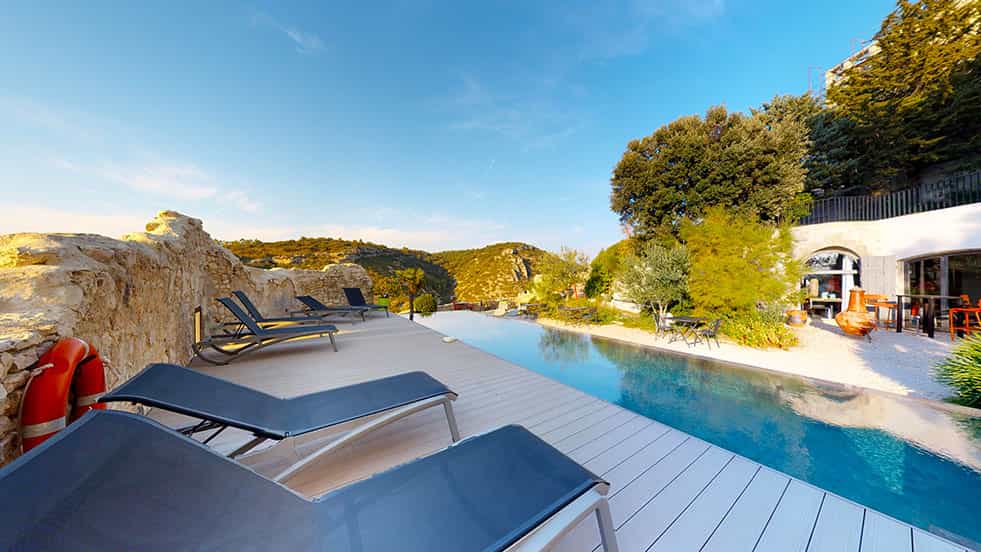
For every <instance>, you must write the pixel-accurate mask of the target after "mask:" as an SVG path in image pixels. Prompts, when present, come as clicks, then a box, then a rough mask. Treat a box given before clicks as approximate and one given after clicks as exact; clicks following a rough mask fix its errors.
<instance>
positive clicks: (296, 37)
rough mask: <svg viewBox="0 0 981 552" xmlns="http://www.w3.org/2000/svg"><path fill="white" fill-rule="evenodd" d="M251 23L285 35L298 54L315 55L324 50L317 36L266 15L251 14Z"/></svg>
mask: <svg viewBox="0 0 981 552" xmlns="http://www.w3.org/2000/svg"><path fill="white" fill-rule="evenodd" d="M252 22H253V23H261V24H263V25H266V26H268V27H270V28H273V29H275V30H277V31H279V32H280V33H282V34H284V35H286V36H287V37H288V38H289V39H290V40H292V41H293V46H294V47H295V48H296V51H297V52H298V53H300V54H315V53H318V52H322V51H323V50H325V49H326V46H325V45H324V41H323V40H321V38H320V37H319V36H318V35H317V34H315V33H312V32H309V31H304V30H301V29H299V28H297V27H293V26H291V25H286V24H284V23H281V22H280V21H279V20H277V19H276V18H274V17H273V16H271V15H269V14H267V13H263V12H260V11H256V12H253V14H252Z"/></svg>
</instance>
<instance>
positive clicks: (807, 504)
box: [756, 480, 824, 552]
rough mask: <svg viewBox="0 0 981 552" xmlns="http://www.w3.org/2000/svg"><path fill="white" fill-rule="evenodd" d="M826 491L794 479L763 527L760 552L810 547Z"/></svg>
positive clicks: (757, 549) (799, 549) (791, 551)
mask: <svg viewBox="0 0 981 552" xmlns="http://www.w3.org/2000/svg"><path fill="white" fill-rule="evenodd" d="M823 498H824V493H822V492H821V491H818V490H817V489H815V488H813V487H811V486H810V485H805V484H804V483H801V482H800V481H796V480H793V481H791V482H790V485H789V486H788V487H787V490H786V491H784V493H783V497H782V498H781V499H780V502H779V503H778V504H777V508H776V510H774V511H773V516H771V517H770V521H769V522H768V523H767V525H766V528H765V529H764V530H763V536H762V537H761V538H760V541H759V544H757V545H756V552H796V551H802V550H805V549H806V548H807V543H808V541H809V540H810V538H811V530H812V529H814V522H815V521H817V515H818V511H819V510H820V509H821V501H822V499H823Z"/></svg>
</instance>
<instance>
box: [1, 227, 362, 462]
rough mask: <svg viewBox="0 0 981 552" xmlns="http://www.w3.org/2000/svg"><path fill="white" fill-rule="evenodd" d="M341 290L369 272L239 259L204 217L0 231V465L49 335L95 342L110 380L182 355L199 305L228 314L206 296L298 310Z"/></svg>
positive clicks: (340, 300)
mask: <svg viewBox="0 0 981 552" xmlns="http://www.w3.org/2000/svg"><path fill="white" fill-rule="evenodd" d="M342 287H360V288H361V289H363V290H364V292H365V295H366V296H367V298H368V299H369V300H371V298H372V297H371V279H370V278H369V277H368V274H367V272H365V270H364V269H363V268H361V267H360V266H358V265H354V264H339V265H329V266H326V267H324V269H323V271H315V270H285V269H276V270H261V269H256V268H251V267H246V266H244V265H243V264H242V263H241V262H239V260H238V258H236V257H235V256H234V255H233V254H232V253H231V252H230V251H228V250H227V249H225V248H224V247H222V246H221V245H219V244H218V243H216V242H215V241H214V240H212V239H211V237H210V236H209V235H208V234H207V233H206V232H205V231H204V229H203V227H202V224H201V221H200V220H197V219H193V218H189V217H186V216H184V215H181V214H179V213H175V212H172V211H164V212H161V213H160V214H158V215H157V217H156V218H155V219H154V220H152V221H150V222H149V223H148V224H147V225H146V232H140V233H135V234H128V235H126V236H124V237H123V238H122V239H120V240H116V239H112V238H107V237H104V236H97V235H92V234H11V235H5V236H0V382H2V386H0V465H3V464H6V463H7V462H9V461H10V460H12V459H13V458H14V457H15V456H16V454H17V451H18V450H19V441H18V439H19V436H18V433H17V415H18V411H19V408H20V400H21V397H22V395H23V389H24V386H25V384H26V383H27V380H28V379H29V378H30V374H31V369H32V367H33V365H34V363H35V362H36V361H37V359H38V356H39V355H40V354H41V353H43V352H44V351H46V350H47V349H48V348H49V347H50V346H51V345H52V344H53V343H54V342H55V341H56V340H57V339H59V338H61V337H69V336H76V337H79V338H82V339H84V340H86V341H88V342H89V343H90V344H92V345H93V346H95V348H96V349H97V350H98V351H99V353H100V355H101V356H102V358H103V359H104V360H105V361H106V365H107V374H106V375H107V379H108V384H109V386H110V387H113V386H116V385H118V384H119V383H121V382H123V381H125V380H126V379H127V378H129V377H130V376H131V375H132V374H134V373H136V372H137V371H139V370H140V369H141V368H143V366H144V365H146V364H147V363H149V362H164V361H166V362H176V363H186V362H187V361H188V360H189V359H190V357H191V343H192V341H191V340H192V335H193V328H192V313H193V311H194V308H195V307H197V306H198V305H201V306H202V308H203V310H204V312H205V320H206V321H207V323H208V325H209V326H210V327H212V328H213V327H216V325H217V324H219V323H220V322H222V321H224V320H226V319H227V317H226V316H225V314H224V313H223V312H222V310H223V309H222V307H221V306H220V305H219V304H218V303H216V302H215V301H214V299H215V298H217V297H223V296H228V295H229V294H230V293H231V292H232V291H233V290H236V289H241V290H243V291H245V292H246V293H248V294H249V295H250V296H251V297H252V299H253V301H255V302H256V303H257V305H258V306H259V308H260V309H261V310H263V312H264V313H268V314H269V315H270V316H275V315H284V314H285V313H286V312H287V311H288V310H290V309H296V308H298V307H299V305H298V304H296V303H295V299H294V296H295V295H298V294H310V295H313V296H315V297H317V298H319V299H320V300H321V301H323V302H325V303H328V304H345V303H346V300H345V298H344V294H343V291H342V290H341V288H342Z"/></svg>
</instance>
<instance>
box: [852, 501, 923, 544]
mask: <svg viewBox="0 0 981 552" xmlns="http://www.w3.org/2000/svg"><path fill="white" fill-rule="evenodd" d="M862 552H913V534H912V530H911V529H910V528H909V527H906V526H903V525H902V524H901V523H899V522H898V521H896V520H894V519H892V518H889V517H886V516H884V515H882V514H880V513H879V512H876V511H874V510H866V511H865V526H864V527H863V528H862Z"/></svg>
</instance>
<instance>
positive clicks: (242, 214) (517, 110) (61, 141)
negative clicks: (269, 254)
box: [0, 0, 893, 253]
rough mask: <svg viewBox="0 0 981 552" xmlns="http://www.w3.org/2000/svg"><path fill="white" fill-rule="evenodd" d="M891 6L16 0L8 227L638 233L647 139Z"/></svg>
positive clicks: (788, 86)
mask: <svg viewBox="0 0 981 552" xmlns="http://www.w3.org/2000/svg"><path fill="white" fill-rule="evenodd" d="M56 4H57V5H56ZM892 7H893V3H892V1H891V0H861V1H859V2H855V1H853V0H824V1H820V2H787V1H786V0H753V1H751V0H648V1H641V0H636V1H626V2H616V3H614V2H610V3H607V2H593V1H583V2H576V3H571V2H555V3H543V2H531V1H528V2H526V1H519V2H436V1H425V0H420V1H412V2H409V1H397V2H392V3H384V2H367V3H366V2H330V3H328V2H310V3H298V2H270V3H266V4H258V3H248V4H246V3H231V2H98V1H93V2H59V3H55V2H18V3H7V4H5V5H4V9H3V11H4V13H3V17H0V70H2V73H0V74H2V75H3V77H2V78H0V121H3V124H2V125H0V192H2V193H0V213H3V216H0V233H7V232H15V231H94V232H100V233H105V234H109V235H119V234H122V233H123V232H127V231H134V230H139V229H140V228H141V227H142V225H143V224H144V223H145V222H146V221H147V220H149V219H150V218H151V217H152V216H153V214H154V213H155V212H156V211H158V210H162V209H176V210H179V211H182V212H184V213H186V214H189V215H193V216H196V217H199V218H202V219H204V221H205V228H206V229H208V230H209V231H211V232H212V234H213V235H215V236H216V237H219V238H224V239H234V238H240V237H245V238H251V237H256V238H262V239H283V238H289V237H296V236H300V235H307V236H322V235H329V236H334V237H344V238H355V239H356V238H363V239H367V240H372V241H379V242H383V243H386V244H389V245H393V246H401V245H408V246H412V247H421V248H425V249H429V250H439V249H446V248H460V247H472V246H479V245H483V244H486V243H490V242H495V241H503V240H520V241H527V242H531V243H534V244H536V245H539V246H542V247H546V248H550V249H557V248H558V247H559V246H560V245H569V246H572V247H576V248H580V249H584V250H586V251H588V252H589V253H595V252H596V251H597V250H598V249H600V248H601V247H603V246H605V245H608V244H610V243H612V242H614V241H616V240H618V239H620V237H621V235H620V230H619V227H618V223H617V217H616V216H615V215H614V214H613V213H611V212H610V210H609V199H608V198H609V176H610V171H611V170H612V168H613V166H614V165H615V163H616V162H617V160H618V159H619V158H620V155H621V154H622V152H623V150H624V147H625V145H626V143H627V142H628V141H629V140H631V139H633V138H637V137H640V136H644V135H646V134H650V133H651V132H652V131H653V130H654V129H655V128H657V127H658V126H660V125H662V124H665V123H667V122H669V121H671V120H672V119H674V118H676V117H678V116H681V115H687V114H692V113H703V112H704V111H705V110H706V108H708V107H709V106H711V105H713V104H719V103H724V104H725V105H727V106H728V107H729V108H730V109H734V110H745V109H747V108H748V107H750V106H756V105H758V104H760V103H761V102H763V101H765V100H767V99H769V98H770V97H772V96H773V95H774V94H778V93H781V94H785V93H793V94H799V93H802V92H804V91H805V90H806V89H807V81H808V67H821V68H827V67H830V66H831V65H834V64H835V63H837V62H838V61H840V60H841V59H843V58H844V57H846V56H847V55H848V54H849V52H850V51H851V50H852V49H853V47H854V41H855V39H867V38H870V37H871V36H872V35H873V34H874V33H875V31H876V30H877V29H878V28H879V24H880V22H881V19H882V17H883V16H885V15H886V14H887V13H888V12H889V11H890V10H891V9H892ZM818 80H819V77H817V76H815V81H816V82H817V81H818Z"/></svg>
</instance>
